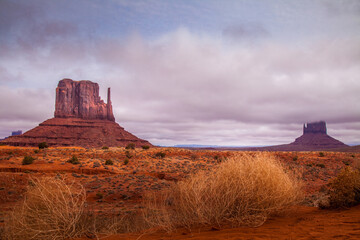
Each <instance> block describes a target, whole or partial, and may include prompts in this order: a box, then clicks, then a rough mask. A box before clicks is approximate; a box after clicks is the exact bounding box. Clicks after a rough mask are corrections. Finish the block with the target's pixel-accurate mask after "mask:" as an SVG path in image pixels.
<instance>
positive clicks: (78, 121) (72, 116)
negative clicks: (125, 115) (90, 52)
mask: <svg viewBox="0 0 360 240" xmlns="http://www.w3.org/2000/svg"><path fill="white" fill-rule="evenodd" d="M54 115H55V117H54V118H51V119H48V120H46V121H44V122H43V123H40V124H39V126H38V127H36V128H33V129H31V130H29V131H27V132H26V133H24V134H22V135H20V136H13V137H9V138H7V139H5V140H3V141H2V143H4V144H9V145H13V146H37V145H38V144H39V143H40V142H47V143H48V144H49V145H50V146H81V147H102V146H109V147H112V146H126V145H127V144H129V143H134V144H135V145H136V146H143V145H148V146H151V144H150V143H149V142H148V141H146V140H143V139H140V138H138V137H136V136H134V135H133V134H131V133H129V132H127V131H125V130H124V128H122V127H121V126H119V124H117V123H116V122H115V118H114V115H113V111H112V106H111V96H110V88H108V96H107V103H104V101H103V100H101V99H100V96H99V85H98V84H97V83H93V82H91V81H73V80H71V79H63V80H61V81H60V82H59V84H58V87H57V88H56V103H55V113H54Z"/></svg>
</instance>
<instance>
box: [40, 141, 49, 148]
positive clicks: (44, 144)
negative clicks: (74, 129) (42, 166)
mask: <svg viewBox="0 0 360 240" xmlns="http://www.w3.org/2000/svg"><path fill="white" fill-rule="evenodd" d="M38 146H39V149H44V148H48V147H49V145H48V144H47V143H46V142H41V143H39V145H38Z"/></svg>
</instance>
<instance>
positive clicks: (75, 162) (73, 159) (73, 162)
mask: <svg viewBox="0 0 360 240" xmlns="http://www.w3.org/2000/svg"><path fill="white" fill-rule="evenodd" d="M66 162H68V163H71V164H80V161H79V159H78V158H77V156H75V155H73V156H72V157H71V158H70V159H69V160H67V161H66Z"/></svg>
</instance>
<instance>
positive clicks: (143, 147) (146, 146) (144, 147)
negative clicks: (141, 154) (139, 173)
mask: <svg viewBox="0 0 360 240" xmlns="http://www.w3.org/2000/svg"><path fill="white" fill-rule="evenodd" d="M141 147H142V149H144V150H148V149H149V148H150V146H148V145H143V146H141Z"/></svg>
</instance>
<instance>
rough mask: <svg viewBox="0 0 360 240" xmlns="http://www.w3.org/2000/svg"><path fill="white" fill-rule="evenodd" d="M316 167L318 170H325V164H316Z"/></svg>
mask: <svg viewBox="0 0 360 240" xmlns="http://www.w3.org/2000/svg"><path fill="white" fill-rule="evenodd" d="M316 166H317V167H319V168H325V164H323V163H318V164H316Z"/></svg>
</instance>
